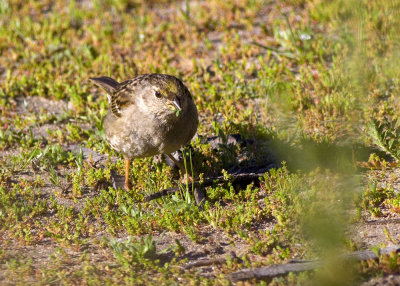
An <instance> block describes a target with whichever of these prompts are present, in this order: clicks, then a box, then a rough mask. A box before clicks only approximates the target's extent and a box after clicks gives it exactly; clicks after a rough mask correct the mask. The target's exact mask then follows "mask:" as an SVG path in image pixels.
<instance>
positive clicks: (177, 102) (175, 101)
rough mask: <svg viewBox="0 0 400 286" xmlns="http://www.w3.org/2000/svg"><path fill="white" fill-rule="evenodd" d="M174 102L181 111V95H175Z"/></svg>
mask: <svg viewBox="0 0 400 286" xmlns="http://www.w3.org/2000/svg"><path fill="white" fill-rule="evenodd" d="M172 103H173V104H174V105H175V107H176V108H177V110H179V111H181V110H182V106H181V100H180V99H179V97H177V96H175V98H174V101H173V102H172Z"/></svg>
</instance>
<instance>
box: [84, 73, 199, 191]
mask: <svg viewBox="0 0 400 286" xmlns="http://www.w3.org/2000/svg"><path fill="white" fill-rule="evenodd" d="M90 80H91V81H92V82H93V83H94V84H96V85H97V86H99V87H101V88H102V89H103V90H104V91H106V93H107V97H108V102H109V108H108V113H107V115H106V116H105V117H104V120H103V127H104V133H105V137H106V141H107V142H108V143H109V144H110V146H111V148H113V149H114V150H116V151H117V152H120V153H121V154H123V156H124V158H125V185H124V188H125V190H130V189H131V184H130V180H129V166H130V162H131V160H133V159H135V158H144V157H151V156H154V155H157V154H165V155H167V156H168V157H169V158H171V160H172V161H173V162H174V163H175V165H177V166H178V167H179V169H180V170H181V171H182V173H183V174H185V169H184V167H183V165H182V164H181V163H180V162H178V161H177V160H175V158H174V157H173V156H172V154H171V153H173V152H175V151H177V150H179V149H180V148H181V147H182V146H184V145H186V144H187V143H189V142H190V141H191V139H192V138H193V137H194V135H195V134H196V132H197V127H198V124H199V118H198V112H197V108H196V105H195V103H194V101H193V97H192V95H191V94H190V92H189V90H188V88H187V87H186V86H185V85H184V84H183V82H182V81H181V80H180V79H178V78H176V77H175V76H172V75H167V74H156V73H154V74H142V75H137V76H135V77H133V78H131V79H128V80H126V81H123V82H118V81H116V80H114V79H112V78H111V77H107V76H100V77H92V78H90Z"/></svg>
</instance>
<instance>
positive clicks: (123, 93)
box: [111, 84, 134, 117]
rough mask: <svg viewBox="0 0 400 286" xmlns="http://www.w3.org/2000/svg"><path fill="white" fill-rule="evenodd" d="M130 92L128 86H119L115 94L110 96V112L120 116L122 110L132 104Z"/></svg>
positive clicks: (132, 91)
mask: <svg viewBox="0 0 400 286" xmlns="http://www.w3.org/2000/svg"><path fill="white" fill-rule="evenodd" d="M132 93H134V90H132V89H131V88H130V87H129V85H127V84H125V85H121V86H120V88H118V89H117V90H116V91H115V93H113V94H112V95H111V112H112V113H113V114H114V115H115V116H117V117H120V116H121V112H122V110H123V109H124V108H125V107H127V106H129V105H130V104H131V103H132V95H133V94H132Z"/></svg>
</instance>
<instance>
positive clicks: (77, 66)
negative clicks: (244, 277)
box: [0, 0, 400, 285]
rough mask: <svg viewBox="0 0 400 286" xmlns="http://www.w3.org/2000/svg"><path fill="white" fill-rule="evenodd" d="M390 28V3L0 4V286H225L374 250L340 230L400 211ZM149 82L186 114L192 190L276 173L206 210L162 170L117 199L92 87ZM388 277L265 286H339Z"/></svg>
mask: <svg viewBox="0 0 400 286" xmlns="http://www.w3.org/2000/svg"><path fill="white" fill-rule="evenodd" d="M398 27H400V1H398V0H392V1H378V0H373V1H367V0H363V1H356V0H354V1H342V0H336V1H324V0H312V1H302V0H285V1H275V2H274V1H272V2H271V1H262V0H239V1H217V0H210V1H168V0H165V1H161V0H152V1H130V0H93V1H87V0H84V1H69V2H68V3H66V2H65V1H47V0H40V1H22V0H0V55H1V56H0V77H1V81H0V108H1V109H0V112H1V116H0V158H2V159H1V160H0V281H2V280H3V281H11V282H12V283H15V284H23V283H30V284H68V285H70V284H95V285H97V284H122V283H123V284H142V285H148V284H160V283H161V284H174V283H179V284H183V283H190V284H196V285H197V284H206V285H213V284H217V285H219V284H223V285H225V284H228V283H229V281H228V280H226V278H225V274H229V273H232V272H234V271H237V270H240V269H242V268H247V267H260V266H266V265H270V264H272V263H284V262H287V261H288V260H290V259H312V258H316V257H322V258H327V257H328V258H332V257H333V256H334V255H336V254H337V253H342V252H349V251H352V250H355V249H360V248H363V247H366V246H367V247H370V246H371V244H374V243H372V242H371V243H370V242H369V241H368V240H366V241H361V242H360V241H359V240H357V234H353V233H350V231H349V230H351V229H352V228H353V226H354V225H355V224H361V225H362V224H363V223H364V222H365V221H367V220H368V219H370V218H371V217H374V218H382V219H386V218H389V217H390V218H393V217H395V218H398V215H399V212H400V195H399V192H398V190H399V189H400V188H399V180H398V179H397V178H398V174H399V173H398V160H399V159H400V138H399V135H400V131H399V130H400V129H399V122H400V121H399V120H400V119H399V114H400V113H399V112H398V110H400V100H399V94H400V68H399V67H400V49H399V48H400V47H399V43H400V32H399V29H398ZM153 72H158V73H166V74H172V75H175V76H177V77H179V78H182V80H183V81H184V82H185V84H186V85H187V86H188V88H189V90H190V91H191V93H192V95H193V97H194V100H195V102H196V104H197V107H198V110H199V115H200V126H199V130H198V137H196V138H195V139H194V140H193V141H192V143H191V147H190V149H189V148H187V149H185V152H186V153H185V154H186V156H185V158H186V166H187V167H188V168H189V167H193V169H194V172H195V174H197V175H198V177H200V178H207V177H209V176H216V175H222V174H224V176H226V177H229V171H231V170H237V169H238V168H242V169H246V168H252V167H254V166H264V167H265V166H274V168H272V169H270V170H269V171H268V172H266V173H265V175H264V176H263V177H261V178H260V179H259V180H257V181H255V182H251V183H249V184H235V183H232V182H229V181H228V182H226V183H224V184H213V185H211V186H210V187H207V189H206V194H207V200H206V202H205V203H204V204H202V205H198V204H196V201H195V198H194V196H193V194H192V187H191V185H190V184H189V185H186V184H181V183H180V181H179V174H178V172H177V171H176V170H174V169H172V168H170V167H169V166H168V165H167V164H166V163H165V161H163V160H158V159H157V158H145V159H137V160H135V161H134V162H133V163H132V164H133V166H132V168H131V170H130V177H131V179H132V182H133V188H132V189H131V190H130V191H124V190H123V189H122V188H119V187H116V186H117V185H116V184H114V183H113V182H114V181H115V180H116V178H117V179H118V177H119V176H120V175H118V174H123V172H124V160H123V158H122V157H121V156H120V155H119V154H117V153H116V152H114V151H113V150H112V149H111V148H110V146H108V145H107V143H106V142H105V141H104V132H103V128H102V118H103V117H104V116H105V114H106V113H107V108H108V103H107V98H106V96H105V94H104V93H103V92H102V91H101V90H99V89H97V88H96V87H94V86H93V85H92V84H91V83H90V82H89V81H88V78H89V77H93V76H100V75H112V76H113V78H115V79H118V80H124V79H128V78H130V77H133V76H134V75H137V74H143V73H153ZM231 134H240V136H241V139H243V140H244V141H245V142H246V144H236V145H230V144H227V143H226V141H227V138H228V136H229V135H231ZM211 136H219V137H220V138H221V139H222V142H223V144H221V145H220V146H219V147H218V148H214V147H212V146H211V145H212V144H211V143H210V142H208V141H207V137H211ZM87 150H90V152H87ZM189 150H190V152H189ZM99 158H100V159H99ZM235 168H236V169H235ZM177 185H180V192H177V193H176V194H174V195H170V196H166V197H163V198H160V199H157V200H153V201H149V202H146V201H145V200H144V197H145V196H146V195H149V194H152V193H155V192H157V191H160V190H162V189H165V188H169V187H172V186H177ZM383 232H384V235H383V238H382V241H380V243H382V244H385V243H386V244H390V243H398V242H397V240H396V239H397V238H396V237H393V236H392V234H391V232H390V227H384V229H383ZM221 257H222V258H224V259H226V262H223V263H217V262H215V263H214V264H211V266H205V267H203V268H201V267H187V265H189V264H190V263H192V262H195V261H199V259H217V258H221ZM398 263H399V258H398V256H397V255H394V254H393V255H390V256H387V257H382V259H381V260H380V261H379V262H372V261H369V262H365V263H361V264H357V265H356V264H355V265H351V267H345V268H346V269H342V268H340V269H336V268H335V267H332V268H330V269H328V270H327V269H324V270H321V271H317V272H316V273H302V274H296V275H289V276H287V277H281V278H276V279H273V280H271V281H263V282H265V283H266V282H270V283H272V284H273V285H287V284H288V283H296V284H298V283H307V281H309V279H310V278H311V277H314V278H315V279H317V280H316V281H319V282H320V283H322V284H320V285H328V284H335V283H337V285H344V284H343V283H345V282H346V283H357V282H360V281H364V280H367V279H369V278H370V277H373V276H378V275H385V274H388V273H396V271H398ZM338 273H339V274H340V275H339V274H338ZM321 281H322V282H321ZM251 282H254V283H256V281H251ZM317 283H318V282H317Z"/></svg>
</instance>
